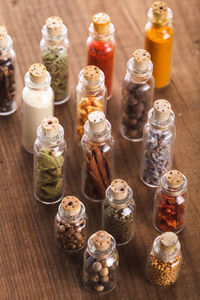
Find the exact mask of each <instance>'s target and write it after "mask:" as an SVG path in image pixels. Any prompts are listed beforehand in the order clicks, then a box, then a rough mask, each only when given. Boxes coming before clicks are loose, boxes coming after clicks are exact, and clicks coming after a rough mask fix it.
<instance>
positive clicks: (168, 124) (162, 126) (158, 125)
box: [148, 108, 175, 131]
mask: <svg viewBox="0 0 200 300" xmlns="http://www.w3.org/2000/svg"><path fill="white" fill-rule="evenodd" d="M153 111H154V108H152V109H150V111H149V113H148V122H149V124H150V125H151V127H152V128H153V129H157V130H163V131H164V130H166V131H167V130H169V129H170V128H172V127H173V126H174V119H175V114H174V112H173V111H172V110H171V111H170V117H169V119H168V120H167V121H164V122H160V121H158V120H156V119H155V118H154V114H153Z"/></svg>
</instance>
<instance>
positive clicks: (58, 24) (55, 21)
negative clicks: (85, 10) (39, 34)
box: [46, 16, 63, 36]
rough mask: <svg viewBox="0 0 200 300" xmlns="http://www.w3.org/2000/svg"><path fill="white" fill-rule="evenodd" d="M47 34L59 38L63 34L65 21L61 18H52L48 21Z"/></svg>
mask: <svg viewBox="0 0 200 300" xmlns="http://www.w3.org/2000/svg"><path fill="white" fill-rule="evenodd" d="M46 25H47V32H48V34H49V35H50V36H59V35H61V34H62V25H63V20H62V19H61V18H60V17H57V16H52V17H49V18H48V19H46Z"/></svg>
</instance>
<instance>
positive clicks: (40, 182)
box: [33, 125, 66, 204]
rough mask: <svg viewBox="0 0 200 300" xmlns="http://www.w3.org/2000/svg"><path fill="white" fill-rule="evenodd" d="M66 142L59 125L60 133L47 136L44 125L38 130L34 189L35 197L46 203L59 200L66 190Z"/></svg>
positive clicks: (35, 147)
mask: <svg viewBox="0 0 200 300" xmlns="http://www.w3.org/2000/svg"><path fill="white" fill-rule="evenodd" d="M65 158H66V142H65V140H64V130H63V128H62V126H61V125H59V130H58V135H57V136H55V137H53V138H47V137H45V136H44V135H43V132H42V126H41V125H40V126H39V127H38V130H37V139H36V141H35V145H34V173H33V179H34V183H33V190H34V196H35V198H36V199H37V200H38V201H40V202H42V203H44V204H54V203H57V202H59V201H60V200H61V199H62V198H63V196H64V192H65V164H66V163H65Z"/></svg>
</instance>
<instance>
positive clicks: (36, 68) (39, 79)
mask: <svg viewBox="0 0 200 300" xmlns="http://www.w3.org/2000/svg"><path fill="white" fill-rule="evenodd" d="M29 76H30V79H31V81H32V82H34V83H43V82H44V81H45V78H46V67H45V66H44V65H43V64H38V63H36V64H33V65H31V66H30V68H29Z"/></svg>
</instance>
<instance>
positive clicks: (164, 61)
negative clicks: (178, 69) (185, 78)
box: [145, 8, 173, 88]
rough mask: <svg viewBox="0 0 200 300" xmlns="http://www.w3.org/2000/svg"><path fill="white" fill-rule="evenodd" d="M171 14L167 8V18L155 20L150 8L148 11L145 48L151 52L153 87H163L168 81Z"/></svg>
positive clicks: (171, 35) (171, 33)
mask: <svg viewBox="0 0 200 300" xmlns="http://www.w3.org/2000/svg"><path fill="white" fill-rule="evenodd" d="M172 18H173V14H172V11H171V9H170V8H168V17H167V20H165V21H161V22H157V21H156V20H155V19H154V18H153V16H152V8H150V9H149V11H148V19H149V21H148V23H147V24H146V27H145V49H146V50H147V51H148V52H149V53H150V54H151V60H152V63H153V76H154V78H155V87H156V88H163V87H165V86H166V85H168V84H169V82H170V68H171V56H172V40H173V28H172Z"/></svg>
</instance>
